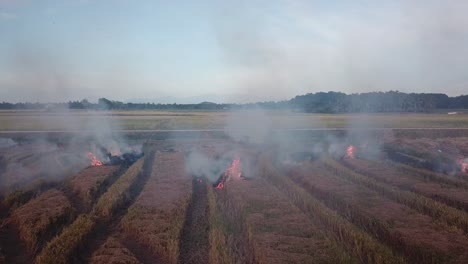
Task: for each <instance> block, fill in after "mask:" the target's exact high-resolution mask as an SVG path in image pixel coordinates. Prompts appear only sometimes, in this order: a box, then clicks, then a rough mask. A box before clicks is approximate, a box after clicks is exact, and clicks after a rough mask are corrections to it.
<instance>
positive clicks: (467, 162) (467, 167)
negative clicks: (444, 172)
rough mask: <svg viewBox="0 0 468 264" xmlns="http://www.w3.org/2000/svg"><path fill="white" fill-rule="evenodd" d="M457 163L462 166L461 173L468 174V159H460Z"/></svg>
mask: <svg viewBox="0 0 468 264" xmlns="http://www.w3.org/2000/svg"><path fill="white" fill-rule="evenodd" d="M457 163H458V165H459V166H460V171H461V172H463V173H468V158H466V159H463V158H460V159H459V160H458V162H457Z"/></svg>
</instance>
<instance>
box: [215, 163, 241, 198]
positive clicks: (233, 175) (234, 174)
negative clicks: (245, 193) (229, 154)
mask: <svg viewBox="0 0 468 264" xmlns="http://www.w3.org/2000/svg"><path fill="white" fill-rule="evenodd" d="M241 175H242V173H241V170H240V158H239V157H237V158H235V159H234V160H233V161H232V163H231V166H229V167H227V169H226V170H225V171H224V173H223V176H222V179H221V181H220V182H219V183H218V185H216V187H215V189H218V190H220V189H223V188H224V183H225V182H226V181H228V180H229V179H241Z"/></svg>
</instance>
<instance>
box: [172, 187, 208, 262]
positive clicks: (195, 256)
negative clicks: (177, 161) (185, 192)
mask: <svg viewBox="0 0 468 264" xmlns="http://www.w3.org/2000/svg"><path fill="white" fill-rule="evenodd" d="M192 188H193V189H192V201H191V203H190V205H189V207H188V210H187V216H186V218H185V224H184V228H183V230H182V237H181V240H180V255H179V260H178V262H179V263H181V264H190V263H194V264H196V263H208V254H209V237H208V231H209V206H208V196H207V189H206V188H208V186H207V183H206V181H202V182H199V181H198V180H197V179H196V178H194V180H193V182H192Z"/></svg>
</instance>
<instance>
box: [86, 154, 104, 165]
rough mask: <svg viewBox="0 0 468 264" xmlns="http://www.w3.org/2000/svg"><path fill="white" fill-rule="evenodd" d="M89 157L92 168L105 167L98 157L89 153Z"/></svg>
mask: <svg viewBox="0 0 468 264" xmlns="http://www.w3.org/2000/svg"><path fill="white" fill-rule="evenodd" d="M87 156H88V158H89V159H90V162H91V164H90V165H91V166H93V167H94V166H102V165H103V163H102V161H100V160H99V159H98V158H97V157H96V155H94V154H93V153H92V152H88V153H87Z"/></svg>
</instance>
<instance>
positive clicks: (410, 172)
mask: <svg viewBox="0 0 468 264" xmlns="http://www.w3.org/2000/svg"><path fill="white" fill-rule="evenodd" d="M343 163H344V164H345V165H346V166H347V167H348V168H350V169H352V170H353V171H355V172H357V173H360V174H363V175H366V176H368V177H370V178H373V179H375V180H376V181H379V182H383V183H387V184H390V185H392V186H395V187H398V188H399V189H403V190H408V191H412V192H415V193H418V194H420V195H423V196H425V197H428V198H431V199H434V200H436V201H439V202H441V203H445V204H447V205H448V206H452V207H455V208H458V209H462V210H464V211H468V186H466V184H465V183H464V182H463V181H456V180H455V179H450V177H449V176H445V178H442V177H443V176H442V175H438V174H436V173H433V172H430V171H426V170H422V169H414V168H408V167H407V166H405V165H403V166H401V165H396V164H393V163H385V162H377V161H368V160H360V159H344V160H343Z"/></svg>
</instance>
